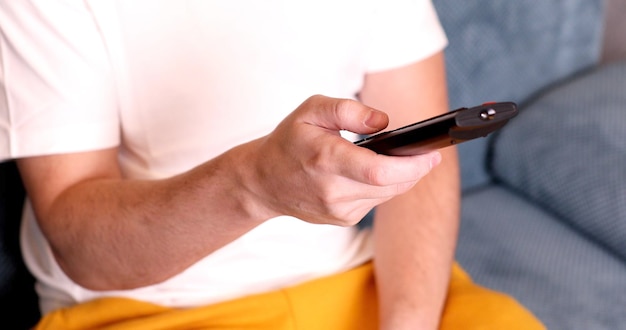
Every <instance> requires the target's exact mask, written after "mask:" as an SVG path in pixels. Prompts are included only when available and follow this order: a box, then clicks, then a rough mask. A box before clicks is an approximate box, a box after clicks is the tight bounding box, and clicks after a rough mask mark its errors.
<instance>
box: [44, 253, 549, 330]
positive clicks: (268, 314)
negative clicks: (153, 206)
mask: <svg viewBox="0 0 626 330" xmlns="http://www.w3.org/2000/svg"><path fill="white" fill-rule="evenodd" d="M377 309H378V306H377V299H376V288H375V284H374V277H373V268H372V265H371V263H370V264H366V265H363V266H361V267H358V268H356V269H354V270H351V271H348V272H346V273H342V274H338V275H334V276H329V277H326V278H321V279H318V280H314V281H311V282H307V283H304V284H301V285H298V286H295V287H291V288H287V289H283V290H279V291H274V292H269V293H263V294H258V295H253V296H248V297H244V298H240V299H236V300H232V301H227V302H223V303H218V304H215V305H209V306H204V307H199V308H194V309H172V308H167V307H162V306H157V305H153V304H149V303H144V302H139V301H135V300H131V299H123V298H104V299H99V300H94V301H91V302H87V303H84V304H80V305H77V306H73V307H70V308H65V309H60V310H57V311H54V312H52V313H49V314H48V315H46V316H45V317H44V318H43V319H42V320H41V321H40V323H39V324H38V325H37V327H36V329H38V330H39V329H55V330H56V329H65V330H72V329H108V330H113V329H115V330H131V329H132V330H136V329H146V330H158V329H271V330H292V329H293V330H296V329H297V330H308V329H310V330H343V329H349V330H352V329H358V330H367V329H377V326H378V310H377ZM440 328H441V329H450V330H458V329H464V330H471V329H507V330H516V329H520V330H522V329H523V330H534V329H544V327H543V325H542V324H541V323H540V322H539V321H538V320H537V319H536V318H535V317H534V316H533V315H532V314H531V313H530V312H528V311H527V310H526V309H525V308H524V307H522V306H521V305H520V304H518V303H517V302H516V301H515V300H514V299H512V298H510V297H508V296H506V295H503V294H500V293H497V292H494V291H491V290H488V289H485V288H482V287H480V286H477V285H475V284H474V283H472V281H471V279H470V278H469V276H468V275H467V274H466V273H465V272H463V270H462V269H461V268H460V267H459V266H458V265H455V267H454V269H453V273H452V280H451V282H450V288H449V293H448V299H447V301H446V306H445V309H444V313H443V318H442V321H441V327H440Z"/></svg>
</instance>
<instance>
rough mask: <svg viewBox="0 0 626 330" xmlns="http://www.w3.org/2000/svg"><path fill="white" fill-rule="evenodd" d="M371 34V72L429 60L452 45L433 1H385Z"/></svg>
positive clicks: (369, 48)
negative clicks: (448, 43) (448, 44)
mask: <svg viewBox="0 0 626 330" xmlns="http://www.w3.org/2000/svg"><path fill="white" fill-rule="evenodd" d="M371 31H372V32H371V38H370V42H369V43H368V47H367V56H366V71H367V72H376V71H384V70H389V69H393V68H396V67H401V66H404V65H408V64H411V63H413V62H416V61H419V60H421V59H425V58H427V57H429V56H431V55H433V54H435V53H436V52H438V51H440V50H442V49H443V48H445V46H446V45H447V42H448V40H447V38H446V35H445V32H444V30H443V27H442V26H441V24H440V22H439V19H438V17H437V13H436V11H435V8H434V6H433V4H432V2H431V1H430V0H390V1H381V5H380V7H379V9H378V13H377V15H376V18H375V21H374V22H372V27H371Z"/></svg>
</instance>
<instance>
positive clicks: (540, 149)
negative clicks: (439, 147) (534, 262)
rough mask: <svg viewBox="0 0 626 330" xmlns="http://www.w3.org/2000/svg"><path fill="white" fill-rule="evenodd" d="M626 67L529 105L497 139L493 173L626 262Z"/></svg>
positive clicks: (603, 71)
mask: <svg viewBox="0 0 626 330" xmlns="http://www.w3.org/2000/svg"><path fill="white" fill-rule="evenodd" d="M625 91H626V62H618V63H614V64H611V65H606V66H604V67H601V68H599V69H597V70H594V71H592V72H589V73H587V74H585V75H583V76H580V77H578V78H576V79H574V80H573V81H571V82H569V83H567V84H564V85H562V86H559V87H557V88H555V89H553V90H551V91H550V92H548V93H546V94H545V95H542V96H541V97H539V98H538V99H537V100H536V101H534V102H532V103H531V104H530V105H529V106H527V107H524V108H523V109H522V110H521V111H520V114H519V115H518V117H517V118H515V119H514V120H512V121H511V122H510V123H509V124H508V125H507V126H506V127H505V128H504V129H503V130H502V131H501V132H500V134H499V135H498V136H497V138H496V139H495V141H494V142H495V143H494V145H493V150H492V155H493V159H492V167H493V173H494V175H495V176H496V177H497V178H498V179H499V180H501V181H502V182H504V183H506V184H507V185H509V186H511V187H513V188H514V189H516V190H518V191H520V192H521V193H522V194H524V195H525V196H527V197H528V198H530V199H531V200H533V201H534V202H536V203H538V204H540V205H542V206H543V207H544V208H545V209H546V210H549V211H550V212H552V213H554V214H555V215H557V216H558V217H559V218H561V219H562V221H564V222H566V223H567V224H569V225H571V226H572V227H574V228H576V229H577V230H579V231H580V232H581V233H583V234H585V235H588V236H590V237H591V238H593V239H595V240H596V241H597V242H598V243H599V244H603V245H605V246H606V247H607V248H608V249H609V250H611V251H613V252H614V253H615V254H617V255H618V256H620V257H621V258H623V259H624V260H626V239H624V238H625V237H626V93H625Z"/></svg>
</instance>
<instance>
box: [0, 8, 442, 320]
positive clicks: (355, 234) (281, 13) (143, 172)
mask: <svg viewBox="0 0 626 330" xmlns="http://www.w3.org/2000/svg"><path fill="white" fill-rule="evenodd" d="M2 5H3V10H2V11H0V29H1V30H2V34H0V88H2V89H0V159H8V158H19V157H26V156H32V155H45V154H55V153H69V152H78V151H85V150H95V149H101V148H108V147H112V146H116V145H119V146H120V150H121V151H120V157H119V159H120V164H121V167H122V169H123V173H124V176H125V177H127V178H141V179H153V178H164V177H169V176H172V175H175V174H178V173H181V172H183V171H186V170H189V169H191V168H193V167H195V166H197V165H198V164H200V163H202V162H204V161H206V160H208V159H210V158H212V157H215V156H217V155H219V154H220V153H222V152H224V151H226V150H228V149H230V148H232V147H233V146H235V145H237V144H240V143H244V142H247V141H249V140H251V139H254V138H257V137H260V136H263V135H265V134H267V133H269V132H270V131H271V130H272V129H273V128H274V127H275V126H276V125H277V124H278V123H279V122H280V121H281V120H282V119H283V118H284V117H285V116H286V115H288V114H289V113H290V112H291V111H292V110H294V109H295V108H296V107H297V106H298V105H299V104H300V103H301V102H302V101H303V100H305V99H306V98H307V97H309V96H311V95H313V94H323V95H327V96H332V97H343V98H355V97H356V95H357V93H358V92H359V90H360V88H361V85H362V83H363V77H364V75H365V74H366V73H368V72H375V71H381V70H386V69H391V68H395V67H399V66H403V65H406V64H409V63H412V62H415V61H417V60H420V59H423V58H425V57H427V56H429V55H431V54H433V53H435V52H436V51H439V50H441V49H442V48H443V47H444V46H445V43H446V38H445V35H444V33H443V30H442V29H441V26H440V25H439V23H438V21H437V18H436V14H435V12H434V9H433V7H432V5H431V3H430V2H429V1H427V0H385V1H382V0H381V1H376V0H316V1H293V0H267V1H252V0H250V1H243V0H216V1H202V0H187V1H183V0H118V1H114V0H85V1H79V0H40V1H8V0H7V1H4V2H3V4H2ZM208 197H209V198H210V196H208ZM210 216H211V215H207V218H210ZM22 229H23V230H22V249H23V253H24V257H25V260H26V263H27V265H28V266H29V268H30V269H31V271H32V272H33V274H34V275H35V276H36V278H37V280H38V284H37V290H38V293H39V295H40V300H41V308H42V311H43V312H44V313H45V312H47V311H50V310H53V309H56V308H59V307H63V306H68V305H72V304H75V303H77V302H82V301H87V300H90V299H94V298H97V297H101V296H123V297H130V298H134V299H139V300H144V301H149V302H153V303H157V304H161V305H166V306H172V307H190V306H197V305H201V304H208V303H213V302H218V301H223V300H227V299H231V298H235V297H240V296H243V295H247V294H251V293H258V292H264V291H269V290H274V289H277V288H280V287H285V286H289V285H294V284H297V283H301V282H303V281H306V280H310V279H313V278H316V277H320V276H324V275H328V274H332V273H336V272H340V271H343V270H346V269H349V268H351V267H354V266H355V265H357V264H359V263H362V262H364V261H366V260H368V259H369V258H371V242H370V239H369V235H368V232H366V231H364V232H359V231H358V230H357V229H355V228H342V227H335V226H329V225H313V224H309V223H305V222H303V221H300V220H298V219H294V218H290V217H287V216H283V217H278V218H275V219H271V220H269V221H267V222H266V223H264V224H262V225H260V226H258V227H257V228H255V229H254V230H252V231H250V232H249V233H247V234H245V235H244V236H242V237H241V238H239V239H237V240H235V241H233V242H232V243H230V244H228V245H227V246H225V247H223V248H221V249H220V250H218V251H216V252H214V253H212V254H210V255H208V256H206V257H205V258H204V259H202V260H200V261H198V262H197V263H196V264H194V265H192V266H191V267H189V268H188V269H186V270H185V271H183V272H182V273H180V274H178V275H176V276H174V277H172V278H170V279H168V280H166V281H164V282H162V283H158V284H155V285H151V286H147V287H143V288H138V289H134V290H126V291H105V292H94V291H90V290H87V289H85V288H82V287H80V286H79V285H77V284H75V283H74V282H73V281H72V280H71V279H69V278H68V277H67V276H65V274H64V273H63V272H62V271H61V269H60V268H59V266H58V265H57V263H56V262H55V260H54V257H53V256H52V253H51V251H50V247H49V246H48V243H47V242H46V240H45V238H44V237H43V236H42V234H41V232H40V231H39V228H38V226H37V223H36V221H35V218H34V216H33V214H32V210H31V209H30V207H28V206H27V207H26V211H25V217H24V222H23V228H22ZM77 248H80V247H77Z"/></svg>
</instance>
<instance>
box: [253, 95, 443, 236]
mask: <svg viewBox="0 0 626 330" xmlns="http://www.w3.org/2000/svg"><path fill="white" fill-rule="evenodd" d="M388 122H389V120H388V118H387V115H386V114H385V113H383V112H380V111H377V110H374V109H372V108H369V107H366V106H364V105H363V104H361V103H358V102H356V101H352V100H346V99H333V98H328V97H324V96H313V97H311V98H309V99H307V100H306V101H305V102H304V103H302V104H301V105H300V106H299V107H298V108H297V109H296V110H295V111H294V112H293V113H292V114H291V115H289V116H288V117H287V118H286V119H285V120H284V121H283V122H282V123H280V125H279V126H278V127H277V128H276V130H275V131H274V132H272V133H271V134H270V135H268V136H266V137H265V138H262V139H260V140H257V141H254V142H253V143H252V145H251V146H249V147H252V148H253V149H251V148H249V149H248V150H249V151H250V155H251V156H252V158H251V159H248V161H251V162H253V163H254V164H255V167H254V169H253V170H254V171H253V173H251V175H250V176H249V179H250V180H249V182H250V183H251V184H250V185H248V186H247V188H248V189H249V191H250V192H252V194H253V195H254V196H255V198H256V199H257V201H259V203H261V204H262V205H263V206H264V207H266V208H267V211H268V212H269V214H270V215H272V216H277V215H283V214H284V215H291V216H295V217H298V218H300V219H303V220H305V221H309V222H313V223H325V224H334V225H341V226H349V225H353V224H355V223H357V222H358V221H359V220H360V219H361V218H362V217H363V216H364V215H365V214H366V213H367V212H368V211H369V210H370V209H371V208H372V207H374V206H376V205H378V204H380V203H382V202H385V201H387V200H389V199H391V198H393V197H394V196H396V195H399V194H402V193H404V192H406V191H408V190H409V189H411V188H412V187H413V186H414V185H415V183H417V182H418V181H419V180H420V179H421V178H422V177H423V176H424V175H426V174H427V173H428V172H429V171H430V169H431V168H432V167H434V166H435V165H437V164H438V163H439V161H440V159H441V156H440V155H439V153H438V152H433V153H430V154H426V155H420V156H411V157H389V156H384V155H377V154H376V153H374V152H372V151H370V150H368V149H365V148H361V147H357V146H355V145H354V144H353V143H351V142H349V141H347V140H345V139H344V138H342V137H341V136H340V133H339V131H340V130H348V131H351V132H354V133H358V134H371V133H375V132H378V131H380V130H382V129H384V128H385V127H386V126H387V124H388Z"/></svg>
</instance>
